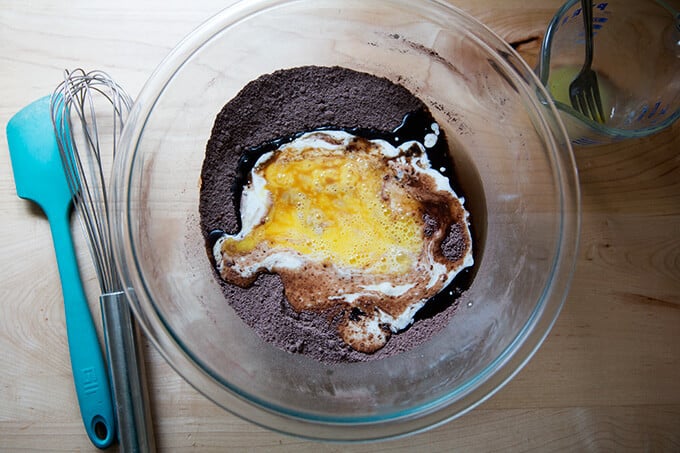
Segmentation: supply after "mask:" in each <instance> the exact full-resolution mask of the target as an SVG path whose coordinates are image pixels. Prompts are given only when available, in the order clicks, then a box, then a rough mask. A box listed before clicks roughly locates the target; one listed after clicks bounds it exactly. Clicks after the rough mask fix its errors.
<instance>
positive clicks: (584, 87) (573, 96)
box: [569, 0, 604, 123]
mask: <svg viewBox="0 0 680 453" xmlns="http://www.w3.org/2000/svg"><path fill="white" fill-rule="evenodd" d="M581 12H582V14H583V25H584V26H585V32H586V58H585V61H584V63H583V67H582V68H581V71H580V72H579V73H578V75H577V76H576V78H575V79H574V80H573V81H572V82H571V84H570V85H569V99H570V101H571V105H572V107H574V109H576V110H578V111H579V112H581V113H583V115H585V116H587V117H589V118H591V119H592V120H593V121H595V122H598V123H604V112H603V109H602V99H601V98H600V87H599V86H598V83H597V74H596V73H595V71H593V70H592V69H591V65H592V64H593V1H592V0H581Z"/></svg>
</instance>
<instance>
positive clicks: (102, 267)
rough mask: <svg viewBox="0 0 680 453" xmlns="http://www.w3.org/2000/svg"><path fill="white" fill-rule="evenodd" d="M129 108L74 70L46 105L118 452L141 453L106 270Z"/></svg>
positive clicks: (127, 362) (124, 331)
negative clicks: (80, 251)
mask: <svg viewBox="0 0 680 453" xmlns="http://www.w3.org/2000/svg"><path fill="white" fill-rule="evenodd" d="M131 106H132V98H131V97H130V96H129V95H128V94H127V93H126V92H125V90H124V89H123V88H122V87H121V86H120V85H118V84H117V83H116V82H115V81H114V80H113V79H111V77H109V76H108V75H107V74H106V73H104V72H102V71H91V72H87V73H86V72H85V71H84V70H82V69H76V70H74V71H65V72H64V81H63V82H62V83H61V84H59V86H58V87H57V88H56V90H55V91H54V93H53V94H52V98H51V100H50V108H51V114H52V123H53V124H54V130H55V135H56V137H57V142H58V145H59V150H60V153H61V158H62V162H63V164H64V168H65V170H66V174H67V178H68V180H69V187H70V189H71V193H72V194H73V197H74V203H75V207H76V211H77V212H78V214H79V218H80V221H81V225H82V227H83V230H84V232H85V235H86V236H87V238H88V245H89V248H90V254H91V256H92V259H93V261H94V267H95V270H96V274H97V279H98V280H99V286H100V289H101V292H102V295H101V297H100V306H101V310H102V319H103V324H104V339H105V343H106V352H107V359H108V367H109V374H110V378H111V379H110V380H111V386H112V390H113V395H114V400H115V404H116V421H117V424H118V426H117V431H118V442H119V444H120V448H121V451H123V452H128V451H130V452H133V451H135V452H136V451H140V452H146V451H152V450H154V449H155V444H154V438H153V432H152V429H151V426H152V425H151V422H150V420H151V417H150V411H149V405H148V398H147V393H146V387H145V385H144V369H143V364H144V361H143V358H142V354H141V350H140V348H139V343H138V342H137V331H136V326H135V324H134V320H133V319H132V316H131V313H130V308H129V306H128V305H127V302H126V300H125V294H124V292H123V287H122V283H121V281H120V277H119V275H118V272H117V269H116V267H115V263H114V258H113V241H112V234H111V224H110V219H109V201H108V196H107V189H106V187H107V179H108V178H107V176H106V175H105V167H106V166H107V163H108V164H109V169H110V162H111V160H112V159H113V156H114V155H115V153H116V147H117V145H118V141H119V139H120V135H121V132H122V129H123V125H124V123H125V120H126V118H127V115H128V113H129V111H130V108H131ZM109 109H110V110H109ZM100 126H101V129H100ZM104 126H106V127H104ZM100 132H101V134H100ZM108 132H112V135H113V143H112V149H113V153H106V152H105V150H106V148H107V146H104V143H103V137H104V135H103V133H108ZM103 150H104V152H103Z"/></svg>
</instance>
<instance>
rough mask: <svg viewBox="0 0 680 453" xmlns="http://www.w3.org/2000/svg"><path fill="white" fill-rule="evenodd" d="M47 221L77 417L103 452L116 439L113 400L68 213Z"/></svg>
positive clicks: (50, 214) (52, 217)
mask: <svg viewBox="0 0 680 453" xmlns="http://www.w3.org/2000/svg"><path fill="white" fill-rule="evenodd" d="M47 217H48V219H49V221H50V228H51V231H52V240H53V241H54V249H55V252H56V255H57V265H58V267H59V277H60V279H61V288H62V292H63V295H64V310H65V312H66V334H67V337H68V347H69V353H70V357H71V368H72V370H73V380H74V382H75V387H76V394H77V395H78V403H79V405H80V414H81V416H82V418H83V423H84V424H85V430H86V431H87V435H88V436H89V438H90V440H91V441H92V443H93V444H94V445H95V446H96V447H97V448H106V447H108V446H110V445H111V444H112V443H113V441H114V440H115V438H116V425H115V418H114V409H113V400H112V398H111V390H110V388H109V382H108V376H107V371H106V367H105V365H104V356H103V354H102V350H101V348H100V345H99V339H98V337H97V331H96V329H95V325H94V321H93V319H92V314H91V313H90V308H89V306H88V304H87V300H86V298H85V292H84V291H83V287H82V283H81V280H80V272H79V271H78V263H77V261H76V256H75V252H74V249H73V241H72V239H71V230H70V226H69V212H66V213H49V212H48V213H47Z"/></svg>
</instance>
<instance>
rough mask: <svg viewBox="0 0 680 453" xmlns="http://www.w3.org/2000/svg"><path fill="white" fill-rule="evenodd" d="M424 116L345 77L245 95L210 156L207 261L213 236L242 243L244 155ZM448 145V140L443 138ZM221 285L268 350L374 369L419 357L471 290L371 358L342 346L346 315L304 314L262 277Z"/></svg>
mask: <svg viewBox="0 0 680 453" xmlns="http://www.w3.org/2000/svg"><path fill="white" fill-rule="evenodd" d="M416 111H421V112H422V111H424V112H427V107H426V106H425V105H424V104H423V103H422V102H421V101H420V100H419V99H417V98H416V97H415V96H413V95H412V94H411V93H410V92H409V91H408V90H406V89H405V88H404V87H402V86H400V85H396V84H394V83H392V82H390V81H389V80H387V79H385V78H378V77H375V76H372V75H369V74H365V73H360V72H356V71H352V70H349V69H345V68H340V67H315V66H307V67H300V68H294V69H288V70H281V71H277V72H274V73H272V74H268V75H264V76H262V77H260V78H258V79H256V80H255V81H253V82H251V83H249V84H248V85H246V86H245V87H244V88H243V90H241V92H240V93H238V95H237V96H236V97H235V98H234V99H232V100H231V101H229V102H228V103H227V104H226V105H225V106H224V107H223V108H222V110H221V111H220V112H219V114H218V115H217V117H216V119H215V123H214V126H213V130H212V135H211V137H210V140H209V141H208V144H207V148H206V156H205V160H204V163H203V168H202V185H201V193H200V205H199V212H200V217H201V228H202V231H203V233H204V235H205V238H206V245H207V248H208V251H207V253H208V256H209V257H210V258H211V259H212V251H211V250H210V248H211V242H212V241H211V239H210V233H211V232H212V231H214V230H218V229H221V230H224V231H226V232H227V233H229V234H234V233H236V232H238V230H239V229H240V219H239V215H238V207H237V205H236V199H235V197H234V182H235V181H236V180H237V177H238V165H239V159H240V158H241V156H242V154H243V152H244V150H246V149H248V148H252V147H255V146H258V145H260V144H262V143H265V142H270V141H272V140H275V139H278V138H281V137H288V136H291V135H293V134H296V133H299V132H304V131H311V130H315V129H318V128H321V127H334V128H338V129H351V128H357V127H360V128H366V129H375V130H380V131H392V130H394V129H395V128H396V127H398V126H399V125H400V124H401V122H402V120H403V119H404V117H405V115H406V114H408V113H412V112H416ZM440 140H445V138H444V137H443V134H442V135H441V136H440ZM460 234H461V232H460V231H459V230H458V229H456V228H451V230H450V232H449V236H448V237H447V239H446V240H445V241H444V244H443V247H444V249H445V250H444V251H445V253H448V254H451V255H456V254H457V253H460V246H459V243H460V240H457V239H460ZM457 236H458V237H457ZM466 274H468V272H467V270H466V271H463V272H462V273H461V274H459V275H458V277H457V278H456V280H455V281H454V284H458V285H459V286H462V287H463V289H464V286H465V284H466V283H465V280H466ZM216 276H217V274H216ZM217 278H218V279H219V281H220V283H221V285H222V288H223V291H224V294H225V297H226V300H227V301H228V302H229V303H230V304H231V306H232V307H233V309H234V310H235V311H236V313H237V314H238V315H239V316H240V317H241V318H242V319H243V321H244V322H245V323H246V324H247V325H249V326H250V327H251V328H253V329H255V331H256V332H257V333H258V334H259V335H260V337H262V338H263V339H264V340H265V341H268V342H270V343H272V344H274V345H275V346H277V347H279V348H282V349H285V350H288V351H290V352H293V353H302V354H307V355H310V356H312V357H314V358H316V359H318V360H321V361H324V362H347V361H365V360H373V359H379V358H383V357H387V356H389V355H393V354H396V353H399V352H402V351H406V350H408V349H411V348H413V347H414V346H416V345H418V344H421V343H423V342H424V341H427V340H428V339H429V338H431V337H432V336H433V335H434V334H435V333H436V332H438V331H439V330H441V329H442V328H443V327H444V326H446V325H447V324H448V322H449V319H450V317H451V316H452V314H453V312H454V310H455V308H456V306H457V304H458V302H459V301H460V300H461V299H462V298H463V297H464V296H462V297H458V299H456V302H454V303H451V301H452V300H453V299H454V297H455V296H461V293H462V290H463V289H461V288H458V287H456V288H450V289H449V290H451V291H452V292H453V293H454V297H452V296H451V295H449V294H448V292H449V290H446V292H447V294H444V295H443V297H437V298H435V300H433V301H431V302H430V303H428V304H427V305H426V306H425V307H424V308H423V309H421V310H420V312H419V313H418V315H417V317H416V322H414V324H413V325H412V326H411V327H409V328H408V329H406V330H405V331H403V332H400V333H398V334H394V335H392V337H391V339H390V341H388V343H387V345H386V346H385V347H383V348H382V349H380V350H379V351H377V352H376V353H373V354H364V353H361V352H358V351H355V350H353V349H352V348H350V347H349V346H348V345H347V344H345V343H344V342H343V341H342V340H341V339H340V337H339V336H338V333H337V324H338V322H340V320H341V318H342V315H341V314H340V313H338V310H334V311H333V310H330V311H326V312H308V311H302V312H296V311H295V310H294V309H293V308H292V307H291V306H290V304H289V303H288V302H287V301H286V299H285V296H284V291H283V285H282V283H281V280H280V278H279V277H278V276H277V275H264V274H263V275H261V276H259V277H258V279H257V280H256V282H255V283H254V284H253V285H252V286H251V287H249V288H240V287H238V286H234V285H230V284H227V283H226V282H224V281H223V280H222V279H220V278H219V277H218V276H217ZM459 282H462V283H459Z"/></svg>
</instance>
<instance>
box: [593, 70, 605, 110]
mask: <svg viewBox="0 0 680 453" xmlns="http://www.w3.org/2000/svg"><path fill="white" fill-rule="evenodd" d="M592 89H593V99H594V101H595V106H596V108H597V114H598V118H597V119H596V121H597V122H599V123H604V111H603V109H602V98H601V97H600V85H599V84H598V83H597V74H596V73H595V71H593V84H592ZM593 113H595V112H594V111H593Z"/></svg>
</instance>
